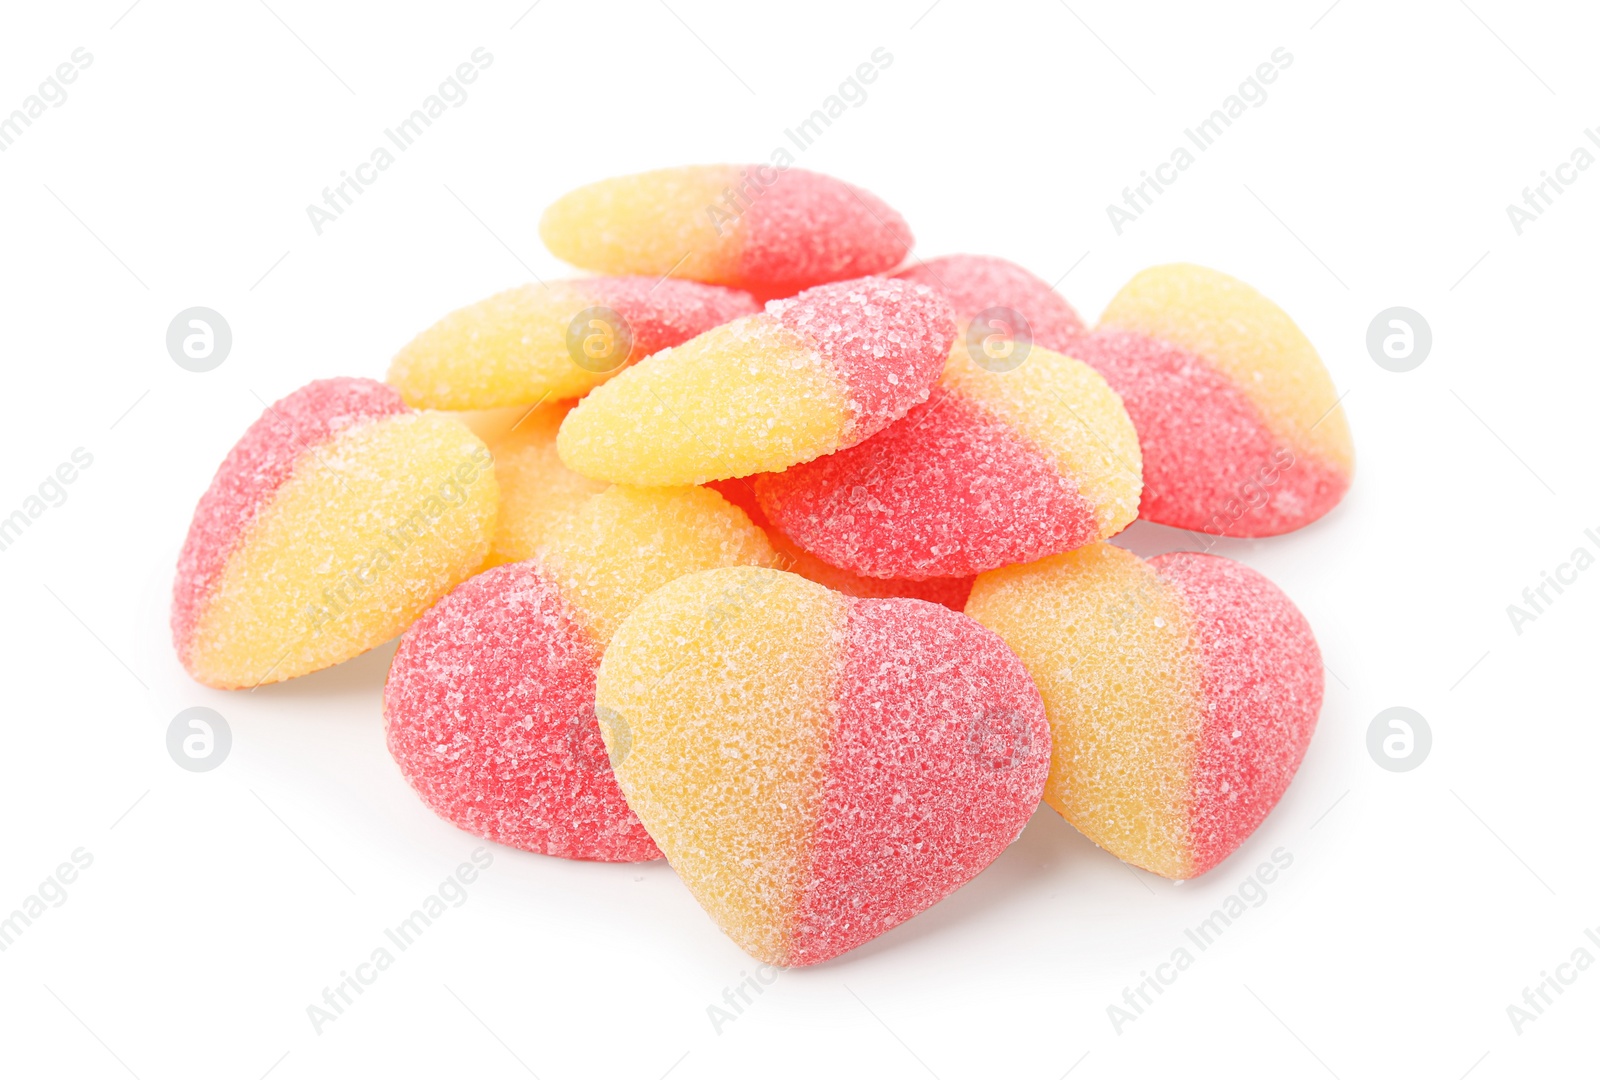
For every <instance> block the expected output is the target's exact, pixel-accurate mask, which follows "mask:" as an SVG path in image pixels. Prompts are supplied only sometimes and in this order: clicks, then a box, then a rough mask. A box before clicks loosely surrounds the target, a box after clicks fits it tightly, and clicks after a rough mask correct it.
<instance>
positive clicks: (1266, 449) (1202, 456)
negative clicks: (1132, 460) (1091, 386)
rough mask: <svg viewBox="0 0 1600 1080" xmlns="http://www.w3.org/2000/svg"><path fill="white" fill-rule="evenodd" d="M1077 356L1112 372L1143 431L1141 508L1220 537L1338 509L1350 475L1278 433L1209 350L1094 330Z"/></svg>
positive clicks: (1285, 527) (1109, 377) (1276, 529)
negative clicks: (1299, 449) (1213, 361)
mask: <svg viewBox="0 0 1600 1080" xmlns="http://www.w3.org/2000/svg"><path fill="white" fill-rule="evenodd" d="M1073 355H1074V356H1075V357H1077V358H1078V359H1080V360H1082V361H1083V362H1084V363H1086V364H1088V365H1089V366H1090V367H1092V368H1094V369H1095V370H1096V371H1098V372H1099V373H1100V374H1101V375H1103V376H1104V377H1105V380H1106V382H1108V383H1110V384H1111V388H1112V389H1113V390H1115V391H1116V392H1117V393H1118V394H1119V395H1121V397H1122V402H1123V406H1124V407H1125V408H1126V409H1127V410H1128V416H1129V417H1130V418H1131V419H1132V420H1133V425H1134V427H1135V428H1136V429H1137V430H1138V432H1139V445H1140V448H1141V450H1142V452H1143V458H1144V493H1143V496H1142V498H1141V501H1140V505H1139V516H1140V517H1142V518H1144V519H1145V520H1147V521H1153V522H1156V523H1157V524H1161V525H1172V526H1175V527H1177V528H1186V529H1193V530H1197V531H1200V532H1204V533H1206V534H1208V535H1212V536H1275V535H1278V534H1280V533H1285V532H1288V531H1290V530H1292V529H1296V528H1299V527H1300V526H1302V525H1304V524H1306V523H1307V522H1310V521H1314V520H1316V519H1317V518H1319V517H1321V516H1322V515H1323V514H1326V513H1327V512H1328V511H1329V510H1331V509H1332V508H1333V507H1334V506H1335V505H1336V504H1337V503H1338V502H1339V500H1340V499H1341V498H1343V497H1344V493H1345V491H1346V489H1348V488H1349V486H1350V476H1349V474H1348V473H1346V472H1341V471H1339V470H1336V469H1335V468H1333V467H1332V466H1329V465H1327V464H1324V463H1323V462H1322V461H1320V460H1318V459H1316V458H1315V457H1313V456H1311V455H1310V454H1307V453H1305V452H1303V451H1302V452H1299V453H1297V452H1296V450H1295V449H1294V448H1293V447H1292V446H1291V445H1290V444H1289V442H1288V441H1287V440H1285V439H1283V438H1281V437H1278V436H1275V435H1274V434H1273V432H1272V430H1271V428H1270V427H1269V426H1268V424H1267V421H1266V419H1265V418H1264V417H1263V416H1262V414H1261V410H1260V409H1259V408H1257V406H1256V404H1255V403H1254V402H1252V401H1251V400H1250V399H1249V397H1247V396H1246V395H1245V393H1244V391H1243V390H1241V389H1240V388H1239V386H1238V384H1236V383H1235V382H1233V381H1232V380H1231V379H1229V378H1228V377H1227V376H1225V375H1224V374H1223V373H1222V372H1221V371H1219V370H1218V369H1217V368H1216V366H1215V365H1213V364H1211V363H1210V362H1208V361H1207V360H1205V359H1204V358H1202V357H1199V356H1196V355H1195V354H1193V353H1191V352H1188V351H1186V350H1184V349H1182V348H1179V347H1178V346H1176V345H1172V344H1169V343H1168V342H1165V341H1161V340H1159V339H1157V338H1152V337H1146V336H1144V335H1142V334H1136V333H1130V332H1128V331H1122V330H1096V331H1095V332H1094V333H1092V334H1089V335H1087V336H1086V337H1084V338H1083V339H1082V340H1081V341H1079V342H1078V343H1077V345H1076V346H1075V347H1074V348H1073Z"/></svg>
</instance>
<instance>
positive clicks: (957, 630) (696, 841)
mask: <svg viewBox="0 0 1600 1080" xmlns="http://www.w3.org/2000/svg"><path fill="white" fill-rule="evenodd" d="M597 701H598V705H597V711H598V714H599V716H600V723H601V731H602V733H603V735H604V736H605V739H606V746H607V748H608V750H609V752H610V753H611V757H612V760H613V762H614V763H615V765H616V773H617V778H618V781H619V783H620V784H621V786H622V789H623V791H624V792H625V793H626V794H627V797H628V800H629V805H630V806H632V807H633V808H634V810H635V812H637V813H638V814H639V817H640V819H641V820H642V821H644V823H645V825H646V827H647V828H648V829H649V831H650V833H651V835H652V836H653V837H655V839H656V841H657V843H658V844H660V846H661V849H662V851H664V852H665V853H666V855H667V858H668V861H670V862H671V863H672V865H673V868H674V869H675V870H676V871H677V872H678V874H679V876H680V877H681V878H682V879H683V880H684V882H685V884H687V885H688V886H689V889H690V891H691V892H693V893H694V894H695V896H696V898H697V899H698V900H699V901H700V903H701V905H702V906H703V907H705V908H706V910H707V912H708V913H709V914H710V915H711V916H712V918H713V919H714V920H716V922H717V923H718V925H719V926H720V927H721V928H722V929H723V930H724V932H726V933H727V934H728V935H729V936H730V937H732V938H733V939H734V941H736V942H737V943H738V944H739V945H741V946H742V947H743V948H745V949H746V950H747V951H749V952H750V953H751V954H752V955H753V956H755V957H757V958H758V959H760V960H763V961H765V962H767V963H774V964H784V965H802V964H811V963H817V962H820V961H822V960H826V959H828V958H830V957H832V956H836V955H838V954H839V953H841V952H844V951H846V950H848V949H851V948H854V947H855V946H856V945H859V944H861V943H862V942H864V941H866V940H869V939H870V938H872V937H874V936H876V935H877V934H880V933H882V932H883V931H885V930H887V929H889V928H890V927H892V926H894V925H897V924H898V923H899V922H902V921H904V920H905V919H907V918H910V917H911V916H912V915H914V914H916V913H917V912H918V911H921V910H923V909H924V908H926V907H928V906H929V905H930V904H932V903H935V902H936V901H937V900H939V899H940V898H942V897H943V896H945V895H947V894H948V893H949V892H951V891H953V890H954V889H955V888H957V887H959V886H960V885H961V884H962V883H964V882H965V881H967V880H968V879H969V878H971V877H972V876H973V875H974V874H976V873H977V872H978V871H979V870H981V869H982V868H983V867H984V866H986V865H987V864H988V863H989V862H990V861H991V860H993V858H994V857H995V856H996V855H998V854H999V852H1000V851H1001V850H1003V849H1004V848H1005V846H1006V845H1007V844H1009V843H1010V842H1011V841H1012V840H1013V839H1015V838H1016V836H1017V835H1018V834H1019V833H1020V832H1021V830H1022V827H1023V826H1024V825H1025V824H1026V822H1027V819H1028V816H1029V814H1030V813H1031V812H1032V810H1033V807H1034V806H1035V805H1036V804H1037V801H1038V797H1039V792H1040V790H1041V789H1042V786H1043V783H1044V777H1045V773H1046V771H1047V769H1048V763H1047V758H1048V729H1047V727H1046V724H1045V720H1044V713H1043V707H1042V704H1041V702H1040V701H1039V698H1038V694H1037V691H1035V690H1034V688H1033V686H1032V684H1031V683H1030V682H1029V680H1028V679H1027V677H1026V674H1025V673H1024V671H1023V670H1022V667H1021V665H1020V664H1019V663H1018V662H1017V661H1016V658H1015V657H1013V656H1012V655H1011V654H1010V653H1009V652H1008V651H1007V650H1006V649H1005V647H1004V646H1003V645H1002V644H1001V643H1000V641H999V640H998V639H997V638H995V637H994V636H993V635H991V634H989V633H987V632H986V631H984V630H983V629H982V628H981V627H978V626H977V625H976V624H974V623H972V622H971V621H970V620H968V619H966V618H965V617H964V616H961V615H959V614H957V613H955V612H952V611H949V610H948V609H946V608H941V607H938V606H935V605H933V604H927V603H923V602H922V601H918V600H905V599H894V600H856V599H850V598H846V597H844V596H841V595H840V594H838V593H835V592H832V591H831V590H828V589H826V588H824V587H822V586H820V585H817V584H815V583H812V582H809V581H806V580H804V579H802V578H799V577H797V576H795V575H793V574H787V573H782V572H779V571H774V570H761V569H748V568H735V569H729V570H716V571H709V572H706V573H701V574H694V575H689V576H686V577H682V578H679V579H678V580H676V581H674V582H673V583H671V584H670V585H668V586H666V587H664V588H663V589H661V590H659V591H657V592H656V593H654V594H652V595H651V596H650V597H649V598H648V599H646V600H645V601H644V603H642V604H641V605H640V606H639V607H638V608H637V609H636V610H635V611H634V613H633V614H632V615H631V616H630V617H629V618H628V620H627V621H626V622H625V623H624V624H623V626H622V628H621V629H620V630H619V631H618V632H617V634H616V636H615V637H614V638H613V639H612V643H611V646H610V648H609V649H608V650H607V652H606V656H605V658H604V660H603V661H602V663H601V667H600V677H599V684H598V690H597Z"/></svg>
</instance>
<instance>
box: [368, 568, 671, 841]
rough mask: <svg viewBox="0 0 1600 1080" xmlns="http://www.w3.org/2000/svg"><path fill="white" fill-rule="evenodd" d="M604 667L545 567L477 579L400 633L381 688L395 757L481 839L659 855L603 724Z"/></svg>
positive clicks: (420, 788)
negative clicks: (630, 798) (611, 756)
mask: <svg viewBox="0 0 1600 1080" xmlns="http://www.w3.org/2000/svg"><path fill="white" fill-rule="evenodd" d="M599 662H600V650H599V648H598V647H597V646H596V645H595V643H594V642H592V641H591V640H589V639H588V637H587V636H585V635H584V634H583V632H582V631H581V630H580V629H579V628H578V625H577V623H576V622H575V621H574V619H573V617H572V614H571V612H570V611H569V610H568V609H567V607H566V605H565V603H564V602H563V600H562V599H561V595H560V593H559V592H558V591H557V589H556V588H555V586H554V585H553V584H551V582H550V581H549V579H548V578H547V577H546V576H545V575H544V574H543V573H542V572H541V571H540V568H539V567H538V565H537V564H536V563H531V562H522V563H512V564H510V565H506V566H499V567H496V568H494V569H493V570H490V571H488V572H486V573H483V574H479V575H478V576H477V577H475V578H473V579H472V580H470V581H468V582H466V583H465V584H463V585H461V586H460V587H459V588H457V589H456V590H455V591H454V592H452V593H451V594H450V595H449V596H447V597H445V599H444V600H442V601H440V602H439V603H438V604H437V605H435V606H434V607H433V609H432V610H430V611H429V612H428V613H427V614H426V615H424V616H423V617H422V619H421V620H419V621H418V622H417V623H416V625H414V626H413V627H412V628H411V629H410V630H408V631H407V632H406V634H405V637H404V638H402V639H401V642H400V648H399V649H398V650H397V651H396V652H395V657H394V663H393V664H392V665H391V666H390V668H389V679H388V682H387V683H385V685H384V692H383V715H384V724H385V735H386V739H387V742H388V746H389V753H390V755H391V756H393V758H394V760H395V763H396V764H397V765H399V766H400V771H401V773H402V775H404V776H405V778H406V781H407V782H408V783H409V784H410V785H411V786H412V787H413V788H415V789H416V791H417V793H418V794H419V795H421V796H422V800H423V802H425V803H427V805H428V806H429V807H430V808H431V809H432V810H433V811H434V812H435V813H437V814H438V815H439V816H440V817H442V818H444V819H445V820H446V821H449V822H451V823H452V824H454V825H456V826H457V827H459V828H462V829H465V830H466V831H468V832H470V833H473V834H474V835H477V836H482V837H484V838H485V839H487V840H492V841H494V842H495V843H499V844H509V845H511V846H512V847H517V848H522V849H523V850H526V851H536V852H539V853H541V854H545V855H558V856H561V857H563V858H568V859H598V860H602V861H606V862H632V861H639V860H645V859H657V858H660V857H661V852H660V851H659V850H658V849H657V848H656V846H655V843H654V842H653V841H652V840H651V839H650V835H649V834H648V833H647V832H645V830H644V826H643V825H641V824H640V823H639V819H638V818H637V817H635V816H634V814H633V812H632V811H631V810H629V809H628V804H627V803H626V802H625V801H623V798H622V792H621V791H620V790H619V789H618V788H617V783H616V780H615V778H614V777H613V776H612V774H611V764H610V762H609V761H607V760H606V754H605V746H604V745H603V744H602V743H601V741H600V732H599V729H598V728H597V727H596V726H595V722H594V675H595V669H596V668H597V667H598V665H599Z"/></svg>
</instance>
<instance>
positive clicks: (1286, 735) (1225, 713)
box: [1150, 551, 1322, 875]
mask: <svg viewBox="0 0 1600 1080" xmlns="http://www.w3.org/2000/svg"><path fill="white" fill-rule="evenodd" d="M1150 567H1151V569H1153V570H1154V571H1155V572H1156V573H1157V574H1159V575H1160V576H1161V578H1162V579H1163V580H1164V581H1166V582H1167V583H1168V584H1169V585H1171V586H1172V587H1173V588H1174V589H1176V590H1177V593H1178V595H1179V596H1180V597H1181V598H1182V601H1183V604H1184V606H1185V607H1186V608H1187V609H1188V611H1189V613H1190V615H1191V616H1192V618H1193V620H1194V625H1195V627H1196V630H1197V634H1196V636H1197V638H1198V643H1199V652H1200V656H1199V661H1200V679H1199V683H1200V695H1201V699H1202V702H1203V704H1202V713H1201V718H1200V729H1199V732H1198V738H1197V740H1196V746H1195V756H1194V762H1193V764H1192V766H1191V772H1190V776H1189V788H1190V793H1191V796H1190V797H1191V802H1190V809H1189V822H1188V832H1189V842H1190V844H1191V845H1192V849H1193V850H1192V858H1193V863H1194V869H1193V873H1194V874H1195V875H1199V874H1203V873H1205V872H1206V871H1207V870H1209V869H1211V867H1213V866H1215V865H1216V864H1217V863H1219V862H1221V861H1222V860H1223V859H1224V858H1226V857H1227V856H1228V855H1229V853H1231V852H1232V851H1233V850H1234V849H1235V848H1237V847H1238V846H1239V845H1240V844H1241V843H1243V842H1244V840H1245V838H1246V837H1248V836H1249V835H1250V834H1251V833H1253V832H1254V831H1255V830H1256V826H1258V825H1260V824H1261V822H1262V821H1263V820H1265V819H1266V816H1267V813H1268V812H1269V811H1270V810H1271V809H1272V808H1273V807H1274V806H1276V805H1277V803H1278V800H1279V799H1280V798H1282V797H1283V793H1284V792H1285V791H1286V790H1288V787H1289V781H1291V780H1293V779H1294V774H1295V772H1296V771H1297V770H1298V769H1299V768H1300V762H1301V760H1302V759H1303V758H1304V757H1305V754H1306V749H1307V747H1309V746H1310V744H1311V736H1312V733H1313V732H1314V731H1315V730H1316V726H1317V716H1318V714H1319V713H1320V712H1321V710H1322V653H1321V651H1320V650H1319V649H1318V648H1317V640H1316V637H1315V636H1314V635H1313V634H1312V633H1311V627H1310V625H1309V624H1308V623H1307V622H1306V619H1305V616H1304V615H1302V614H1301V613H1300V609H1299V608H1297V607H1295V605H1294V602H1293V601H1291V600H1290V599H1289V598H1288V597H1287V596H1285V595H1284V593H1283V591H1282V590H1281V589H1279V588H1278V587H1277V586H1276V585H1274V584H1273V583H1272V582H1271V581H1268V580H1267V579H1266V578H1265V577H1263V576H1262V575H1261V574H1259V573H1257V572H1256V571H1254V570H1252V569H1250V568H1249V567H1248V566H1245V565H1243V564H1242V563H1237V562H1234V561H1232V560H1231V559H1224V558H1221V557H1219V556H1216V555H1202V554H1198V553H1195V552H1187V551H1177V552H1172V553H1171V554H1168V555H1158V556H1156V557H1155V558H1153V559H1151V560H1150Z"/></svg>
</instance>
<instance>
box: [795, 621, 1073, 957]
mask: <svg viewBox="0 0 1600 1080" xmlns="http://www.w3.org/2000/svg"><path fill="white" fill-rule="evenodd" d="M838 693H839V699H838V704H837V707H836V710H835V714H834V720H833V732H832V734H831V736H830V737H829V738H828V743H827V761H826V771H825V776H826V779H825V781H824V782H823V785H822V791H821V792H820V794H819V795H818V796H817V808H816V819H815V824H814V825H813V826H812V834H811V865H810V874H809V878H808V879H807V881H806V884H805V888H804V892H803V893H802V894H801V896H800V898H799V903H798V905H797V908H796V910H795V913H794V916H793V924H792V929H791V931H790V950H789V956H788V957H787V958H786V960H785V961H784V962H786V963H789V964H793V965H802V964H815V963H819V962H821V961H823V960H827V959H829V958H831V957H834V956H837V955H839V954H840V953H843V952H846V951H848V950H850V949H853V948H855V947H856V946H857V945H860V944H863V943H864V942H867V941H870V940H871V939H872V938H874V937H877V936H878V935H879V934H881V933H883V932H884V931H886V930H889V929H891V928H893V927H895V926H897V925H899V924H900V923H902V922H904V921H905V920H907V919H909V918H911V917H912V916H913V915H916V914H917V913H918V912H920V911H923V910H925V909H926V908H929V907H931V906H933V905H934V904H936V903H938V902H939V901H940V900H942V899H944V897H946V896H948V895H949V894H950V893H952V892H954V891H955V890H956V889H958V888H960V887H961V886H962V885H964V884H966V882H967V881H969V880H970V879H971V878H973V877H974V876H976V875H977V874H978V873H979V872H980V871H981V870H983V868H984V867H986V866H988V865H989V864H990V863H991V862H993V861H994V860H995V858H997V857H998V856H999V854H1000V853H1001V852H1002V851H1004V850H1005V849H1006V848H1007V847H1008V846H1010V844H1011V842H1012V841H1014V840H1015V839H1016V838H1017V837H1018V836H1020V835H1021V833H1022V830H1023V827H1024V826H1025V825H1027V823H1028V818H1029V817H1030V816H1031V815H1032V814H1033V811H1034V808H1035V807H1036V806H1038V805H1039V796H1040V793H1041V792H1042V791H1043V789H1044V782H1045V775H1046V773H1047V772H1048V771H1049V765H1050V728H1049V725H1048V723H1047V722H1046V720H1045V714H1044V704H1043V702H1042V701H1041V700H1040V698H1039V691H1038V690H1036V689H1035V688H1034V685H1033V683H1032V682H1031V681H1030V680H1029V678H1028V675H1027V672H1026V671H1025V670H1024V669H1023V667H1022V664H1021V663H1020V662H1019V661H1018V660H1017V658H1016V657H1015V656H1013V655H1012V654H1011V652H1010V651H1009V650H1008V649H1007V648H1006V646H1005V645H1004V643H1002V642H1001V641H1000V639H999V638H998V637H996V636H995V635H994V634H993V633H991V632H990V631H988V630H986V629H984V628H983V627H982V626H980V625H978V624H977V623H976V622H974V621H972V620H971V619H969V618H967V617H965V616H964V615H959V614H957V613H955V612H952V611H950V610H949V609H947V608H942V607H937V606H935V605H933V604H927V603H923V602H922V601H920V600H851V601H850V602H849V612H848V618H847V621H846V624H845V641H844V672H843V678H842V682H841V685H840V687H839V691H838Z"/></svg>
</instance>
